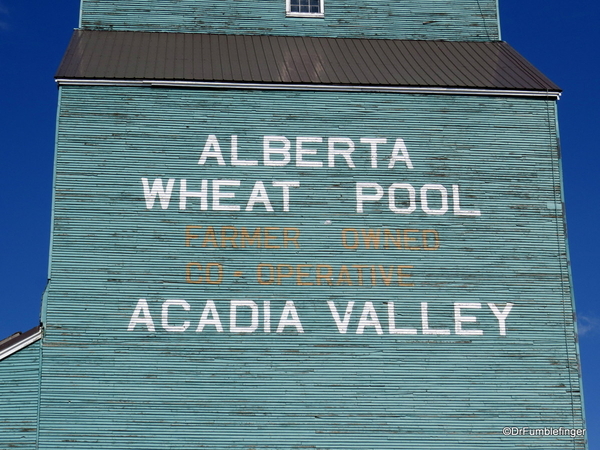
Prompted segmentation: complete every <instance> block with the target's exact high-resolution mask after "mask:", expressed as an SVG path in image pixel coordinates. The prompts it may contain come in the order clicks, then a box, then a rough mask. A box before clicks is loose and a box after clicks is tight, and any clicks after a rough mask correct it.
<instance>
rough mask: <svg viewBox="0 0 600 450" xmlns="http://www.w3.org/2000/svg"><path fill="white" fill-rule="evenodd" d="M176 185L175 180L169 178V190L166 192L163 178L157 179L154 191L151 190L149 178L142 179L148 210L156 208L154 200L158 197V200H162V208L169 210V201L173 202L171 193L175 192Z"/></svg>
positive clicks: (153, 184) (153, 186)
mask: <svg viewBox="0 0 600 450" xmlns="http://www.w3.org/2000/svg"><path fill="white" fill-rule="evenodd" d="M174 184H175V178H169V181H167V189H166V190H165V189H164V188H163V183H162V178H156V179H155V180H154V183H152V189H150V186H149V184H148V178H142V185H143V186H144V198H145V200H146V208H147V209H152V207H153V206H154V200H155V199H156V196H157V195H158V198H159V199H160V207H161V208H162V209H167V208H168V207H169V201H170V200H171V192H172V191H173V185H174Z"/></svg>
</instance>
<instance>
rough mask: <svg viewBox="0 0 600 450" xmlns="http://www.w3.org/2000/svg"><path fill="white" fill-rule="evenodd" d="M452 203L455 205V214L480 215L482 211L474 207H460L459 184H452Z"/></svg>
mask: <svg viewBox="0 0 600 450" xmlns="http://www.w3.org/2000/svg"><path fill="white" fill-rule="evenodd" d="M452 203H453V205H454V215H455V216H480V215H481V212H480V211H478V210H476V209H473V210H467V209H460V194H459V191H458V184H453V185H452Z"/></svg>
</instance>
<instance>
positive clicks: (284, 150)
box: [263, 136, 291, 166]
mask: <svg viewBox="0 0 600 450" xmlns="http://www.w3.org/2000/svg"><path fill="white" fill-rule="evenodd" d="M273 142H280V143H282V144H283V147H279V148H277V147H275V148H273V147H271V143H273ZM290 146H291V144H290V141H289V139H288V138H286V137H285V136H263V158H264V164H265V166H285V165H286V164H287V163H289V162H290V158H291V157H290ZM274 154H275V155H277V154H279V155H282V156H283V159H275V160H273V159H271V156H272V155H274Z"/></svg>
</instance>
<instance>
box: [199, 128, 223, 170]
mask: <svg viewBox="0 0 600 450" xmlns="http://www.w3.org/2000/svg"><path fill="white" fill-rule="evenodd" d="M208 158H215V159H216V160H217V163H218V164H219V165H220V166H225V165H226V164H225V160H224V159H223V154H222V153H221V146H220V145H219V141H218V140H217V136H216V135H214V134H211V135H209V136H208V138H207V139H206V144H204V150H202V153H201V154H200V159H199V160H198V164H200V165H204V163H206V160H207V159H208Z"/></svg>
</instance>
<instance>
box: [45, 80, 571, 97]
mask: <svg viewBox="0 0 600 450" xmlns="http://www.w3.org/2000/svg"><path fill="white" fill-rule="evenodd" d="M56 82H57V83H58V84H59V86H138V87H139V86H147V87H181V88H213V89H261V90H293V91H338V92H340V91H341V92H389V93H396V94H438V95H439V94H442V95H443V94H446V95H485V96H495V97H537V98H546V99H548V98H549V99H554V100H558V99H559V98H560V95H561V91H558V90H556V91H555V90H552V91H550V90H545V91H541V90H526V89H484V88H458V87H429V86H428V87H423V86H365V85H334V84H289V83H228V82H215V81H180V80H118V79H112V80H107V79H99V78H57V79H56Z"/></svg>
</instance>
